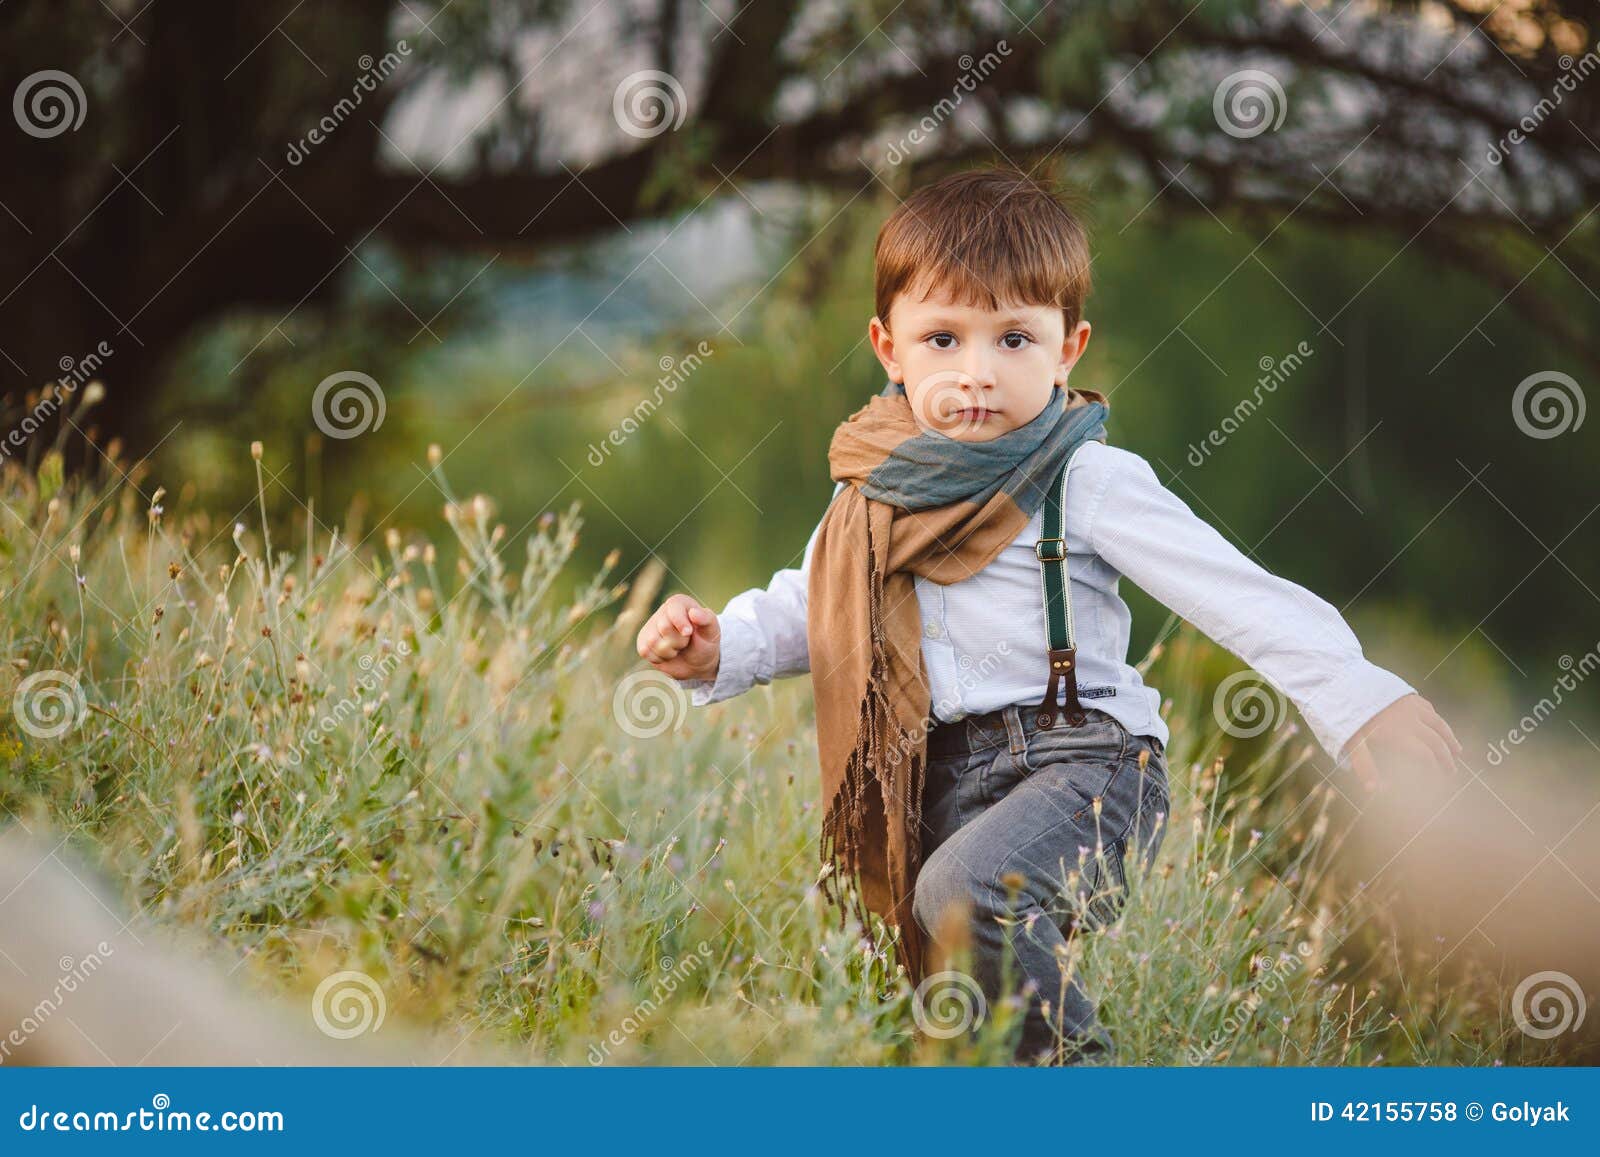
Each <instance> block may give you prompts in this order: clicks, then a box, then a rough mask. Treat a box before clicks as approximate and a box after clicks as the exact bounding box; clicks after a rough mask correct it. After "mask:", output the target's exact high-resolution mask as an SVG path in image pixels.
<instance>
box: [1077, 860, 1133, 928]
mask: <svg viewBox="0 0 1600 1157" xmlns="http://www.w3.org/2000/svg"><path fill="white" fill-rule="evenodd" d="M1123 857H1124V848H1123V841H1121V840H1113V841H1111V843H1110V844H1109V845H1107V847H1106V848H1105V850H1104V851H1103V852H1101V853H1099V854H1097V855H1095V856H1091V857H1090V859H1089V861H1088V864H1086V865H1085V867H1086V868H1087V867H1090V866H1091V865H1092V867H1093V870H1092V872H1091V873H1090V874H1091V877H1092V879H1093V884H1092V887H1091V890H1090V892H1089V901H1088V903H1087V904H1086V905H1085V906H1084V912H1083V926H1084V927H1085V928H1087V929H1089V930H1091V931H1092V930H1094V929H1096V928H1108V927H1110V926H1111V925H1112V924H1115V923H1116V922H1117V920H1118V918H1120V917H1121V915H1122V910H1123V908H1124V907H1126V906H1127V902H1128V878H1127V868H1126V865H1125V863H1124V860H1123Z"/></svg>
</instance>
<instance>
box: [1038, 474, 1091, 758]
mask: <svg viewBox="0 0 1600 1157" xmlns="http://www.w3.org/2000/svg"><path fill="white" fill-rule="evenodd" d="M1078 449H1080V450H1081V449H1082V447H1081V446H1080V447H1079V448H1078ZM1076 456H1077V450H1074V451H1073V452H1072V457H1076ZM1072 457H1069V458H1068V459H1067V461H1066V463H1065V465H1063V466H1062V467H1061V474H1060V475H1059V476H1058V477H1057V479H1056V482H1055V485H1054V486H1052V487H1051V488H1050V491H1049V493H1048V494H1046V496H1045V501H1044V508H1043V513H1042V516H1041V517H1042V520H1043V525H1042V526H1041V527H1040V530H1039V541H1038V542H1036V543H1034V546H1033V553H1034V555H1035V556H1036V557H1037V558H1038V559H1039V568H1040V570H1042V571H1043V572H1044V574H1043V578H1044V621H1045V627H1046V629H1047V630H1048V632H1049V635H1050V684H1049V686H1047V687H1046V688H1045V692H1044V702H1042V703H1040V704H1039V714H1038V718H1037V720H1036V722H1037V723H1038V724H1039V726H1040V727H1041V728H1043V729H1045V730H1049V729H1050V728H1052V727H1054V726H1055V725H1056V713H1057V712H1058V711H1059V712H1061V713H1062V715H1063V716H1064V717H1065V719H1066V721H1067V724H1068V725H1069V726H1072V727H1077V726H1078V725H1079V724H1080V723H1082V722H1083V720H1084V711H1083V707H1082V705H1080V704H1079V702H1078V648H1077V644H1076V640H1075V639H1074V638H1073V634H1072V596H1071V594H1070V593H1069V591H1068V581H1069V579H1068V576H1067V538H1066V517H1067V475H1068V474H1069V473H1070V472H1071V470H1072ZM1062 683H1065V684H1066V687H1067V696H1066V702H1065V703H1064V704H1062V705H1061V706H1060V707H1058V706H1057V705H1056V691H1057V688H1058V687H1059V686H1060V685H1061V684H1062Z"/></svg>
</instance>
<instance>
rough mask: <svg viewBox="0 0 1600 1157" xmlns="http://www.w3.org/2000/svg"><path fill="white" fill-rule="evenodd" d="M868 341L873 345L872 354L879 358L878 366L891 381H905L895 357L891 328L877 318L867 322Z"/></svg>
mask: <svg viewBox="0 0 1600 1157" xmlns="http://www.w3.org/2000/svg"><path fill="white" fill-rule="evenodd" d="M867 340H868V341H869V342H870V343H872V352H873V353H874V354H876V355H877V356H878V364H879V365H881V366H882V367H883V372H884V373H885V374H887V375H888V376H889V380H890V381H891V382H899V381H903V380H904V379H903V378H902V377H901V373H900V363H899V361H898V360H896V358H895V356H894V338H893V337H891V336H890V334H889V327H888V326H887V325H885V324H884V323H883V322H882V321H881V320H879V319H878V318H877V317H876V316H874V317H873V319H872V320H871V321H869V322H867Z"/></svg>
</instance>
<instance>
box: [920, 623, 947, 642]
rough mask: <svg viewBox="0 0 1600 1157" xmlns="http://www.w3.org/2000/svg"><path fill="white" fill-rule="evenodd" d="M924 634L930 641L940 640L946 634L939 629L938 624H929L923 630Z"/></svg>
mask: <svg viewBox="0 0 1600 1157" xmlns="http://www.w3.org/2000/svg"><path fill="white" fill-rule="evenodd" d="M922 633H923V634H924V635H927V636H928V638H930V639H937V638H940V637H941V636H943V634H944V632H943V631H941V630H940V629H939V624H938V623H928V624H927V625H926V626H925V627H923V628H922Z"/></svg>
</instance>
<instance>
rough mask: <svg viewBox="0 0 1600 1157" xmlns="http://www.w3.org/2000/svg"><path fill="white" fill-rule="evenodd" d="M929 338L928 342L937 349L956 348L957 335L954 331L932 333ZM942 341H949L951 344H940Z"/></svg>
mask: <svg viewBox="0 0 1600 1157" xmlns="http://www.w3.org/2000/svg"><path fill="white" fill-rule="evenodd" d="M927 340H928V343H929V344H930V345H932V346H933V348H934V349H936V350H949V349H954V348H955V340H956V336H955V334H953V333H942V332H941V333H935V334H930V335H929V336H928V339H927ZM941 341H947V342H949V343H950V344H949V345H940V344H939V343H940V342H941Z"/></svg>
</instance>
